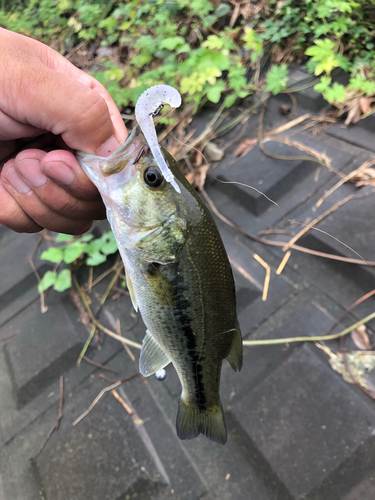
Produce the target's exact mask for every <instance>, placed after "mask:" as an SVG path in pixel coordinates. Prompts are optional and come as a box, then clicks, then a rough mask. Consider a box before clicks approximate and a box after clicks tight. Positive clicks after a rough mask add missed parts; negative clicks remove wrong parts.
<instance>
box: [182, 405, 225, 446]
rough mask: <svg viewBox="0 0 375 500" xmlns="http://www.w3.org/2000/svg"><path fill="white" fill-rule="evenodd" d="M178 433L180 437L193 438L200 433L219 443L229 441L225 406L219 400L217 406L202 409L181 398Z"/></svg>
mask: <svg viewBox="0 0 375 500" xmlns="http://www.w3.org/2000/svg"><path fill="white" fill-rule="evenodd" d="M176 427H177V435H178V437H179V438H180V439H193V438H195V437H197V436H198V435H199V434H203V435H204V436H206V437H208V439H211V441H215V442H216V443H219V444H225V443H226V442H227V429H226V427H225V421H224V413H223V407H222V406H221V403H220V401H219V404H218V405H217V406H214V407H212V408H209V409H205V410H203V409H200V408H199V407H198V406H192V405H189V404H188V403H186V402H185V401H184V400H183V399H182V398H181V399H180V402H179V405H178V412H177V422H176Z"/></svg>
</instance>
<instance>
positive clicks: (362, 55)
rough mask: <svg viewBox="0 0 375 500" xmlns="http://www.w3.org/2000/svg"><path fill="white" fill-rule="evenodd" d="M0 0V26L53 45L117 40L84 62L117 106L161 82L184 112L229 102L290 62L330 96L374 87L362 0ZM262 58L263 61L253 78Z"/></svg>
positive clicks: (374, 15)
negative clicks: (242, 4) (240, 3)
mask: <svg viewBox="0 0 375 500" xmlns="http://www.w3.org/2000/svg"><path fill="white" fill-rule="evenodd" d="M0 5H1V6H2V8H1V9H0V25H2V26H4V27H7V28H9V29H12V30H15V31H18V32H21V33H23V34H26V35H31V36H34V37H37V38H39V39H41V40H43V41H45V42H47V43H53V46H54V47H57V48H58V49H59V50H60V51H61V52H62V53H66V52H67V51H70V50H71V49H72V48H74V47H76V46H77V44H79V43H84V44H85V47H87V48H90V47H94V44H100V45H102V46H116V47H118V51H117V52H116V51H115V52H114V53H112V54H110V55H108V56H106V57H104V56H103V57H100V56H98V57H95V58H93V59H92V60H91V61H90V62H91V63H93V64H95V66H94V67H95V68H96V69H95V70H94V71H93V73H92V74H93V75H94V76H95V77H96V78H97V79H98V80H99V81H100V82H101V83H102V84H103V85H105V87H106V88H107V89H108V90H109V92H110V94H111V95H112V97H113V98H114V100H115V102H116V103H117V105H118V106H119V107H122V108H125V107H128V106H134V105H135V102H136V101H137V99H138V97H139V96H140V94H141V93H142V92H143V91H144V90H145V89H146V88H148V87H150V86H151V85H155V84H160V83H165V82H168V83H169V84H170V85H173V86H174V87H176V88H178V89H180V90H181V92H182V93H184V94H185V95H184V102H185V103H189V102H191V103H192V106H191V109H192V111H193V113H194V112H196V111H197V109H198V108H199V107H201V106H204V105H205V104H206V103H207V102H212V103H215V104H216V103H218V102H219V101H221V100H222V101H223V102H224V106H225V107H231V106H232V105H233V104H234V103H235V102H236V101H237V100H238V99H244V98H246V97H248V96H250V95H252V94H254V92H256V91H259V90H262V89H264V90H266V91H268V92H272V93H273V94H277V93H278V92H282V91H285V90H286V89H287V73H286V68H287V67H288V66H289V64H290V63H291V62H293V61H298V62H303V63H304V64H306V68H307V70H308V71H309V72H310V73H312V74H315V75H316V76H317V77H319V78H320V82H319V83H318V84H317V85H316V86H315V90H316V91H318V92H321V93H322V94H323V96H324V97H325V98H326V99H327V100H328V101H329V102H331V103H334V104H336V103H345V102H349V101H350V102H351V101H352V99H353V96H355V98H357V97H358V98H361V97H367V98H373V97H374V95H375V92H374V82H375V44H374V30H373V27H374V25H375V5H374V3H373V2H372V1H371V0H357V1H351V0H303V1H302V0H284V1H282V2H279V1H276V0H271V1H270V2H266V4H264V5H263V10H259V9H257V13H256V14H255V15H254V12H253V11H252V10H251V9H249V10H248V11H247V10H246V9H243V10H240V11H238V12H237V17H236V12H235V9H234V6H233V5H232V4H231V3H229V2H226V1H223V2H222V3H220V4H219V5H217V6H215V5H214V3H213V2H211V1H209V0H175V1H173V2H171V1H169V0H129V1H126V2H125V1H117V0H109V1H108V0H77V1H75V2H73V0H60V1H59V2H52V0H31V1H30V2H29V3H27V4H26V3H25V2H22V1H21V0H19V1H18V2H12V3H11V2H7V1H5V0H3V1H2V3H1V4H0ZM254 11H255V9H254ZM239 12H240V14H239ZM233 20H234V21H233ZM230 21H231V22H232V23H231V27H229V24H230ZM267 59H270V60H271V63H272V64H271V66H270V69H269V70H268V72H266V74H265V75H264V80H262V79H261V78H260V74H261V73H260V72H261V69H262V67H263V64H264V62H265V61H266V60H267ZM285 64H286V66H285ZM98 67H99V69H98ZM339 69H342V70H344V71H347V72H349V73H350V82H349V84H348V85H343V84H342V83H338V82H335V81H334V77H335V72H337V71H338V70H339ZM330 78H331V80H329V79H330ZM264 81H265V84H264ZM369 105H370V104H369ZM167 121H168V119H167V120H166V119H165V118H162V123H167Z"/></svg>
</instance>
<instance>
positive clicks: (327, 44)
mask: <svg viewBox="0 0 375 500" xmlns="http://www.w3.org/2000/svg"><path fill="white" fill-rule="evenodd" d="M314 43H315V46H313V47H309V48H308V49H306V50H305V54H306V55H307V56H313V60H314V61H322V60H324V59H325V58H326V57H330V56H332V55H333V54H334V51H333V49H334V48H335V44H334V42H332V40H330V39H329V38H324V40H315V42H314Z"/></svg>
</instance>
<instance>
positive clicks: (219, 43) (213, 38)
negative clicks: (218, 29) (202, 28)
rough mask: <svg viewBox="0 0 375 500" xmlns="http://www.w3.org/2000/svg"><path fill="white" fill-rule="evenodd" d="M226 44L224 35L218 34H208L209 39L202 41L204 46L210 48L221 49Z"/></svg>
mask: <svg viewBox="0 0 375 500" xmlns="http://www.w3.org/2000/svg"><path fill="white" fill-rule="evenodd" d="M224 45H225V42H224V40H223V37H218V36H217V35H208V37H207V40H206V41H204V42H203V43H202V47H205V48H206V49H210V50H215V49H218V50H220V49H222V48H223V47H224Z"/></svg>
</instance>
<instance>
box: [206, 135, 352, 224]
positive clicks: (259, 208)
mask: <svg viewBox="0 0 375 500" xmlns="http://www.w3.org/2000/svg"><path fill="white" fill-rule="evenodd" d="M295 140H298V141H300V142H302V143H304V144H306V145H307V146H309V147H312V148H314V149H316V150H317V151H320V152H325V153H326V154H327V155H328V156H329V157H330V158H331V159H332V160H333V162H332V166H333V168H335V169H337V170H341V169H344V167H345V166H346V165H347V164H348V163H350V161H351V160H352V156H351V155H350V154H348V153H347V152H341V151H338V150H336V149H334V148H332V147H331V146H329V145H326V144H325V143H324V142H321V141H317V140H315V139H311V138H310V137H308V136H305V135H297V136H296V137H295ZM265 145H266V147H267V150H270V151H273V152H275V151H276V149H278V150H279V151H280V150H284V151H285V152H287V153H288V154H292V155H293V156H297V155H298V156H300V155H302V156H303V154H302V153H300V152H298V151H297V150H295V149H294V150H293V152H292V151H291V149H288V151H286V149H285V148H288V146H285V145H280V144H278V143H275V142H267V143H266V144H265ZM281 163H283V166H282V168H280V164H281ZM294 163H296V162H291V161H284V162H283V160H276V159H274V158H269V157H267V156H265V155H264V154H263V153H261V151H260V149H259V147H258V146H256V147H255V148H254V149H252V150H251V151H250V152H249V153H247V155H245V156H244V157H243V158H241V159H239V160H238V159H237V158H235V157H232V156H227V157H226V158H225V159H224V160H223V161H222V162H221V163H220V164H219V165H218V166H217V167H216V168H215V176H216V177H217V178H219V179H222V180H224V181H228V182H231V181H236V182H242V183H245V184H248V185H249V186H250V187H249V188H246V187H244V186H239V185H236V184H225V183H220V182H218V181H214V180H212V179H210V180H209V183H208V185H207V192H208V194H209V196H210V197H211V198H212V200H213V202H214V204H215V205H216V207H217V209H218V210H219V211H220V212H221V213H222V214H223V215H225V216H226V217H228V218H229V219H230V220H231V221H233V222H235V223H236V224H237V225H239V226H240V227H242V228H243V229H245V230H247V231H250V232H256V231H259V230H260V229H266V228H268V227H270V226H271V225H273V224H275V223H276V222H277V221H278V220H280V219H282V217H283V215H282V213H284V214H285V215H287V214H288V213H289V212H290V211H291V210H293V209H295V208H296V207H298V206H299V205H301V203H304V202H306V200H308V199H309V198H311V197H312V196H313V195H314V194H315V193H316V192H317V191H318V189H319V188H320V187H321V186H323V185H326V183H327V182H328V181H329V180H330V179H332V178H333V177H335V178H336V176H334V174H332V173H331V172H329V171H328V170H327V169H325V168H321V169H320V168H319V166H318V167H317V164H315V163H312V162H301V164H300V166H299V168H297V169H294V167H293V164H294ZM317 169H319V172H320V173H319V176H318V177H315V175H316V173H317ZM259 181H263V184H259ZM251 186H252V187H254V188H256V189H258V190H260V191H262V192H263V193H265V194H266V195H267V196H268V197H270V198H271V199H272V200H273V201H275V202H276V203H278V204H279V206H280V208H279V207H277V206H276V205H274V204H272V203H271V202H269V201H267V199H266V198H264V196H262V195H261V194H259V193H258V192H256V191H254V190H253V189H251ZM280 209H281V210H280ZM281 211H282V212H281Z"/></svg>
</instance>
